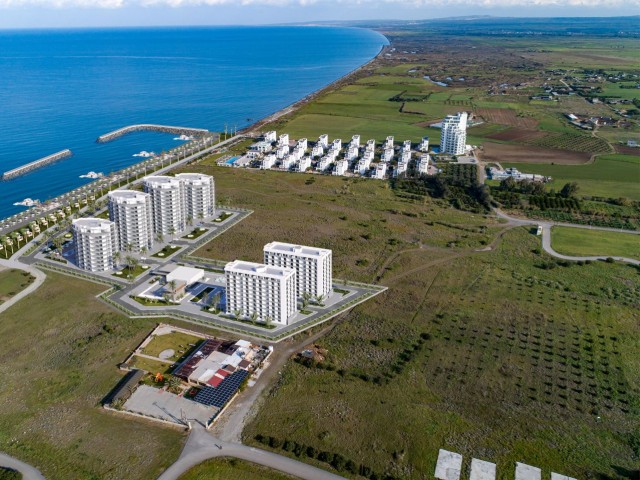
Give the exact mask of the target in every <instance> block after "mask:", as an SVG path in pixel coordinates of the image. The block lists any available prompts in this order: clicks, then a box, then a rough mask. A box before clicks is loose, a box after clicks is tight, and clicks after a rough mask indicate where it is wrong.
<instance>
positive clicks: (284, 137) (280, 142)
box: [278, 133, 289, 147]
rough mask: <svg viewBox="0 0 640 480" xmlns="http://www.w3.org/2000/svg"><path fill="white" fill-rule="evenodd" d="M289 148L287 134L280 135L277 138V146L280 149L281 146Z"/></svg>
mask: <svg viewBox="0 0 640 480" xmlns="http://www.w3.org/2000/svg"><path fill="white" fill-rule="evenodd" d="M285 145H286V146H287V147H288V146H289V134H288V133H283V134H282V135H280V136H279V137H278V146H279V147H282V146H285Z"/></svg>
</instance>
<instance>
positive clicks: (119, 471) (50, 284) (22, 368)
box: [0, 273, 185, 480]
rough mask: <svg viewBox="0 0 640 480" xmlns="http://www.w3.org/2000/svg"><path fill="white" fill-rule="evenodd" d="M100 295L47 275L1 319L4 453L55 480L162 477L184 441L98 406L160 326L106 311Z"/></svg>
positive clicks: (0, 444)
mask: <svg viewBox="0 0 640 480" xmlns="http://www.w3.org/2000/svg"><path fill="white" fill-rule="evenodd" d="M102 290H104V286H99V285H94V284H91V283H87V282H84V281H80V280H76V279H73V278H70V277H66V276H59V275H57V274H53V273H47V280H46V281H45V283H44V285H43V286H42V287H40V289H38V290H37V291H36V292H35V293H33V294H31V295H30V296H29V297H27V298H26V299H24V300H22V301H21V302H19V303H18V304H16V305H14V306H13V307H12V308H10V309H9V310H7V311H6V312H4V313H3V314H2V315H1V316H0V338H2V350H1V351H0V373H1V374H2V377H3V378H4V380H3V388H2V389H0V405H2V408H0V450H1V451H4V452H7V453H8V454H10V455H13V456H16V457H18V458H20V459H22V460H24V461H26V462H28V463H30V464H33V465H34V466H37V467H38V468H39V469H40V470H41V471H42V473H43V474H44V475H45V477H46V478H47V479H52V480H55V479H60V480H73V479H82V480H86V479H113V480H119V479H123V478H127V479H141V480H142V479H144V480H148V479H150V478H155V477H156V476H157V475H158V474H159V473H160V472H161V471H162V470H163V469H164V468H166V467H167V466H168V465H170V464H171V463H172V462H173V461H174V460H175V459H176V458H177V457H178V455H179V452H180V450H181V448H182V444H183V441H184V439H185V437H184V435H183V434H182V433H179V432H177V431H174V430H171V429H166V428H158V427H157V426H156V425H153V424H150V423H146V422H142V421H138V420H132V419H130V418H126V417H122V416H118V415H113V414H110V413H108V412H106V411H104V410H103V409H102V408H101V407H100V405H99V402H100V400H101V399H102V397H103V396H105V395H106V394H107V393H108V392H109V391H110V390H111V389H112V388H113V387H114V386H115V385H116V383H117V382H118V380H119V379H120V378H121V375H122V374H121V373H120V372H119V371H118V369H117V368H116V366H117V365H118V363H119V362H122V361H123V360H124V359H125V358H126V357H127V355H128V354H129V353H130V352H131V351H132V350H133V348H135V346H136V345H137V344H138V343H139V342H140V341H141V340H142V339H143V338H144V336H145V335H147V334H148V332H149V330H150V329H151V327H152V325H153V324H154V323H153V322H152V321H151V320H144V319H135V320H132V319H129V318H126V317H124V316H122V315H119V314H117V313H115V312H114V311H113V310H112V309H110V308H109V307H107V306H105V305H102V304H101V303H99V302H98V301H97V300H96V299H95V295H96V294H98V293H99V292H100V291H102Z"/></svg>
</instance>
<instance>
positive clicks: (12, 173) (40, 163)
mask: <svg viewBox="0 0 640 480" xmlns="http://www.w3.org/2000/svg"><path fill="white" fill-rule="evenodd" d="M71 155H73V153H72V152H71V150H69V149H68V148H67V149H65V150H62V151H60V152H57V153H54V154H52V155H47V156H46V157H43V158H41V159H39V160H36V161H35V162H31V163H27V164H26V165H22V166H21V167H18V168H14V169H13V170H9V171H8V172H4V173H3V174H2V180H11V179H12V178H16V177H19V176H20V175H24V174H26V173H29V172H31V171H33V170H35V169H37V168H40V167H44V166H45V165H49V164H50V163H53V162H57V161H58V160H62V159H63V158H67V157H70V156H71Z"/></svg>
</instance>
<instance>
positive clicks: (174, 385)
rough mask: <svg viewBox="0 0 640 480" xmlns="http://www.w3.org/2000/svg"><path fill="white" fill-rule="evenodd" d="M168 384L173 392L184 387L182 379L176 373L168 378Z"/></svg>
mask: <svg viewBox="0 0 640 480" xmlns="http://www.w3.org/2000/svg"><path fill="white" fill-rule="evenodd" d="M167 386H168V387H169V390H170V391H172V392H173V393H178V392H180V387H182V380H180V379H179V378H178V377H176V376H175V375H171V377H169V379H168V380H167Z"/></svg>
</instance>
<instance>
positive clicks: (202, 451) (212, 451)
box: [158, 425, 344, 480]
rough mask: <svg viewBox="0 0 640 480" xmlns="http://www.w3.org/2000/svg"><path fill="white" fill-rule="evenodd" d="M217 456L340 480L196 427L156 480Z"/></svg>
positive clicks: (172, 479) (309, 478)
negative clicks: (177, 456) (175, 459)
mask: <svg viewBox="0 0 640 480" xmlns="http://www.w3.org/2000/svg"><path fill="white" fill-rule="evenodd" d="M217 457H233V458H239V459H241V460H247V461H249V462H253V463H257V464H259V465H264V466H265V467H269V468H273V469H275V470H278V471H280V472H284V473H288V474H289V475H293V476H295V477H299V478H303V479H305V480H344V478H343V477H340V476H338V475H335V474H333V473H330V472H327V471H325V470H322V469H320V468H317V467H313V466H311V465H307V464H306V463H302V462H299V461H297V460H293V459H291V458H288V457H283V456H282V455H278V454H275V453H272V452H267V451H265V450H260V449H259V448H253V447H247V446H246V445H241V444H239V443H231V442H223V441H222V440H220V439H218V438H215V437H214V436H212V435H210V434H209V433H208V432H207V431H206V430H205V429H204V428H203V427H202V426H200V425H198V426H196V427H194V429H193V430H192V431H191V434H190V435H189V439H188V440H187V443H186V445H185V447H184V450H183V451H182V455H180V458H179V459H178V461H177V462H176V463H174V464H173V465H171V466H170V467H169V468H168V469H167V470H165V471H164V473H163V474H162V475H160V477H159V478H158V480H177V479H178V478H179V477H180V475H182V474H183V473H184V472H186V471H187V470H189V469H190V468H193V467H195V466H196V465H199V464H200V463H202V462H204V461H205V460H209V459H211V458H217Z"/></svg>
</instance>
